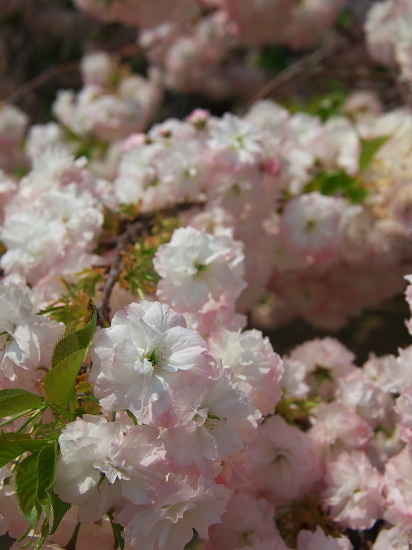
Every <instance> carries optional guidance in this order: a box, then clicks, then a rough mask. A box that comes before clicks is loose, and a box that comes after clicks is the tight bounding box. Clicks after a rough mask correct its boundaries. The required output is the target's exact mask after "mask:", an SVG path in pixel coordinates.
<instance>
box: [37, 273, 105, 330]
mask: <svg viewBox="0 0 412 550" xmlns="http://www.w3.org/2000/svg"><path fill="white" fill-rule="evenodd" d="M104 274H105V269H104V268H100V267H96V268H90V269H85V270H84V271H82V272H80V273H78V280H77V282H76V283H69V282H68V281H65V280H64V279H62V282H63V283H64V285H65V287H66V289H67V292H66V293H65V294H62V295H61V296H60V297H59V299H58V300H56V301H55V302H54V303H52V304H51V305H50V306H48V307H47V308H45V309H42V310H41V311H39V315H45V316H47V317H51V318H52V319H54V320H55V321H58V322H60V323H64V324H65V325H66V331H67V332H70V331H72V330H73V329H75V330H77V329H80V328H82V327H83V326H84V325H85V324H86V323H87V321H88V319H89V318H90V301H91V300H92V299H93V298H94V297H95V295H96V293H97V290H96V287H97V286H98V285H99V284H102V283H103V281H104Z"/></svg>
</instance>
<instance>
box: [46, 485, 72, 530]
mask: <svg viewBox="0 0 412 550" xmlns="http://www.w3.org/2000/svg"><path fill="white" fill-rule="evenodd" d="M50 498H51V505H52V510H53V523H52V526H51V528H50V535H52V534H53V533H54V532H55V531H56V529H57V528H58V526H59V525H60V522H61V520H62V519H63V517H64V515H65V514H66V512H68V511H69V510H70V508H71V507H72V505H71V504H69V503H67V502H63V501H62V500H60V499H59V497H58V496H57V495H56V493H54V492H53V491H51V492H50Z"/></svg>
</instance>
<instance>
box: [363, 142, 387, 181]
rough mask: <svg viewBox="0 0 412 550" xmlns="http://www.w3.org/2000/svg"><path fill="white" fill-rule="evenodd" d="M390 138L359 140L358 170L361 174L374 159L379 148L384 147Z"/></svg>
mask: <svg viewBox="0 0 412 550" xmlns="http://www.w3.org/2000/svg"><path fill="white" fill-rule="evenodd" d="M391 137H392V136H390V135H388V136H380V137H377V138H373V139H361V140H360V142H361V152H360V155H359V170H360V171H361V172H363V171H364V170H366V169H367V168H369V166H370V164H371V162H372V160H373V158H374V157H375V155H376V153H377V152H378V151H379V149H380V148H381V147H383V146H384V145H385V143H386V142H387V141H388V140H389V139H390V138H391Z"/></svg>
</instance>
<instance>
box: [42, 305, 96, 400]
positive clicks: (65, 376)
mask: <svg viewBox="0 0 412 550" xmlns="http://www.w3.org/2000/svg"><path fill="white" fill-rule="evenodd" d="M96 323H97V310H96V308H95V307H94V306H93V315H92V318H91V320H90V321H89V322H88V323H87V325H86V326H85V327H83V328H82V329H80V330H77V331H75V332H71V333H69V334H66V335H65V336H63V338H61V339H60V340H59V341H58V342H57V344H56V347H55V349H54V352H53V358H52V367H53V368H52V369H51V370H50V371H49V372H48V373H47V374H46V376H45V377H44V380H43V383H44V391H45V393H46V395H47V398H48V399H49V400H50V401H51V402H52V403H55V404H56V405H61V406H63V407H66V408H70V405H71V402H72V400H73V390H74V386H75V383H76V378H77V375H78V374H79V370H80V367H81V365H82V362H83V359H84V356H85V355H86V351H87V348H88V347H89V345H90V342H91V341H92V338H93V334H94V332H95V330H96ZM73 404H74V403H73ZM74 405H75V404H74Z"/></svg>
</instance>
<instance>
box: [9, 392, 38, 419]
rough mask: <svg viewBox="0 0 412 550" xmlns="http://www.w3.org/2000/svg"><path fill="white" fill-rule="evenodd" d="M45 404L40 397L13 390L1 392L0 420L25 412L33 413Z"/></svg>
mask: <svg viewBox="0 0 412 550" xmlns="http://www.w3.org/2000/svg"><path fill="white" fill-rule="evenodd" d="M42 404H43V400H42V398H41V397H40V396H39V395H36V394H34V393H30V392H29V391H26V390H23V389H20V388H13V389H7V390H0V418H3V417H5V416H11V415H14V414H17V413H21V412H25V411H33V410H35V409H38V408H39V407H41V405H42Z"/></svg>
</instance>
